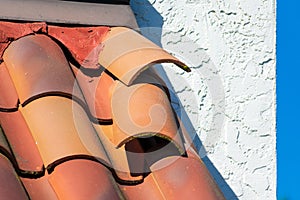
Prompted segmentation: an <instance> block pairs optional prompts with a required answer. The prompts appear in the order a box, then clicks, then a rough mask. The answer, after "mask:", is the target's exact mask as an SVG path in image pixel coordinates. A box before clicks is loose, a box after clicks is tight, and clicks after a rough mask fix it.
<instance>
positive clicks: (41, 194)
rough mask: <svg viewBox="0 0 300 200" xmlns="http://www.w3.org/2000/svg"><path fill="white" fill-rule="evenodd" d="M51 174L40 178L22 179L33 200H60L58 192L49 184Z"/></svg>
mask: <svg viewBox="0 0 300 200" xmlns="http://www.w3.org/2000/svg"><path fill="white" fill-rule="evenodd" d="M48 179H49V174H48V173H47V172H46V173H45V175H44V176H42V177H39V178H21V181H22V183H23V185H24V187H25V189H26V191H27V193H28V195H29V196H30V199H32V200H39V199H43V200H59V199H58V197H57V194H56V191H55V190H54V189H53V188H52V186H51V185H50V182H49V180H48Z"/></svg>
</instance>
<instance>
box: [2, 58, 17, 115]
mask: <svg viewBox="0 0 300 200" xmlns="http://www.w3.org/2000/svg"><path fill="white" fill-rule="evenodd" d="M0 80H1V84H0V94H1V98H0V111H1V109H2V110H11V109H16V108H17V107H18V95H17V92H16V89H15V86H14V84H13V82H12V80H11V78H10V75H9V73H8V71H7V69H6V66H5V63H4V62H3V63H1V64H0Z"/></svg>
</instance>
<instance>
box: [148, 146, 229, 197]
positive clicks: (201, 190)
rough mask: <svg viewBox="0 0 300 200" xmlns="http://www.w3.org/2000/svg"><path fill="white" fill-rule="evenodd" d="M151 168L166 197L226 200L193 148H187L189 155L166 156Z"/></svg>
mask: <svg viewBox="0 0 300 200" xmlns="http://www.w3.org/2000/svg"><path fill="white" fill-rule="evenodd" d="M151 170H152V173H153V175H154V178H155V180H156V182H157V184H158V187H159V188H160V189H161V191H162V192H163V193H164V196H165V198H166V199H170V200H173V199H174V200H176V199H195V200H196V199H205V200H223V199H224V200H225V198H224V196H223V194H222V193H221V191H220V190H219V188H218V186H217V185H216V183H215V182H214V180H213V178H212V177H211V175H210V174H209V171H208V170H207V168H206V167H205V164H204V163H203V162H202V160H201V159H200V158H199V157H198V155H197V154H196V152H195V151H193V149H188V150H187V157H182V156H173V157H167V158H164V159H162V160H160V161H158V162H157V163H155V164H154V165H152V166H151Z"/></svg>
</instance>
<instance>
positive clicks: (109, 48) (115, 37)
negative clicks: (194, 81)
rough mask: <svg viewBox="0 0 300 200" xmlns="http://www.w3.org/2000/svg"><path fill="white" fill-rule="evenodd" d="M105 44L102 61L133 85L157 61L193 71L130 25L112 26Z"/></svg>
mask: <svg viewBox="0 0 300 200" xmlns="http://www.w3.org/2000/svg"><path fill="white" fill-rule="evenodd" d="M102 45H103V50H102V51H101V52H100V54H99V63H100V64H101V65H102V66H103V67H105V68H106V69H107V70H108V71H110V72H111V73H112V74H113V75H114V76H116V77H117V78H118V79H119V80H121V81H122V82H123V83H125V84H127V85H130V84H131V83H132V82H133V81H134V79H135V77H137V76H138V74H139V73H140V72H141V71H142V70H143V69H145V68H147V67H148V66H149V65H150V64H154V63H164V62H171V63H175V64H177V65H178V66H180V67H181V68H182V69H184V70H185V71H190V69H189V68H188V67H187V66H186V65H185V64H184V63H182V62H181V61H179V60H178V59H177V58H175V57H174V56H171V55H170V54H169V53H167V52H166V51H164V50H163V49H162V48H160V47H159V46H157V45H155V44H154V43H152V42H151V41H150V40H148V39H146V38H144V37H143V36H141V35H140V34H139V33H137V32H135V31H133V30H131V29H128V28H123V27H114V28H111V30H110V32H109V33H108V34H107V36H106V37H105V38H104V40H103V42H102Z"/></svg>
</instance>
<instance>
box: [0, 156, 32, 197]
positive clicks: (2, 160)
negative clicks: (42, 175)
mask: <svg viewBox="0 0 300 200" xmlns="http://www.w3.org/2000/svg"><path fill="white" fill-rule="evenodd" d="M0 194H1V199H11V200H19V199H20V200H23V199H24V200H25V199H28V196H27V194H26V192H25V190H24V188H23V186H22V184H21V182H20V180H19V178H18V176H17V174H16V173H15V171H14V168H13V166H12V165H11V163H10V162H9V160H8V159H7V158H6V157H5V156H3V155H2V154H0Z"/></svg>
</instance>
